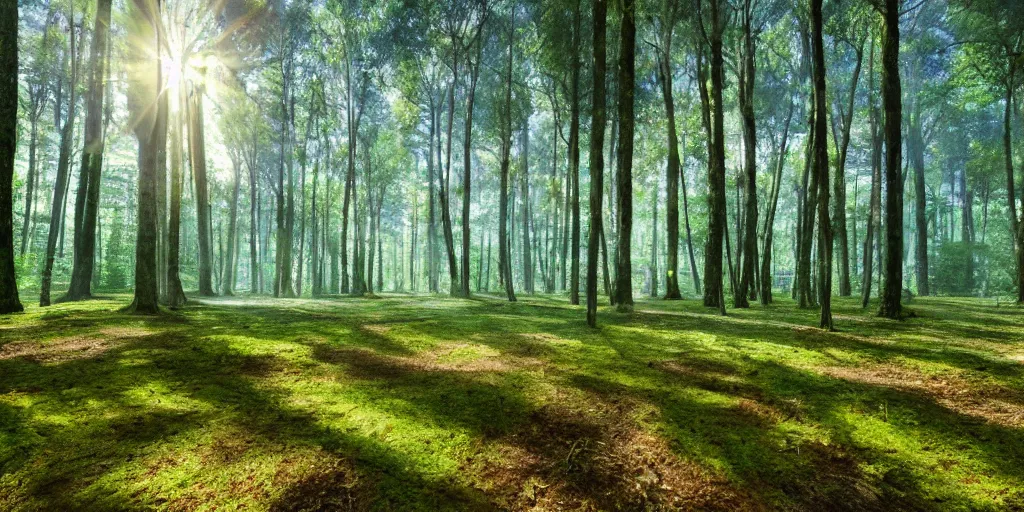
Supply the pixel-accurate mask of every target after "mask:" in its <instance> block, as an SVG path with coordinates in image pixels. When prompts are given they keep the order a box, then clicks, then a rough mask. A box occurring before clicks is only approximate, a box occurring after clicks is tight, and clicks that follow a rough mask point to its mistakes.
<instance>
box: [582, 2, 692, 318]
mask: <svg viewBox="0 0 1024 512" xmlns="http://www.w3.org/2000/svg"><path fill="white" fill-rule="evenodd" d="M607 17H608V6H607V5H606V4H605V2H604V0H594V6H593V27H594V30H593V32H594V34H593V40H594V50H593V51H594V64H593V82H594V85H593V89H592V100H591V107H590V109H591V110H590V234H589V236H588V238H589V240H588V244H587V325H589V326H591V327H596V326H597V264H598V261H597V260H598V250H599V249H600V247H599V246H598V244H599V243H600V241H601V233H602V232H603V231H604V209H603V208H602V207H601V200H602V197H603V196H604V125H605V84H604V80H605V65H606V64H605V62H606V58H607V51H606V49H605V39H606V34H605V32H606V26H607ZM669 130H670V132H672V133H674V130H673V129H672V128H669ZM677 235H678V229H677ZM670 250H671V249H670ZM606 252H607V251H606ZM670 275H671V274H670ZM676 288H677V289H676V292H677V293H678V291H679V290H678V285H677V287H676Z"/></svg>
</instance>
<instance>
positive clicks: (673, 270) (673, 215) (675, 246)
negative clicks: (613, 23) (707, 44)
mask: <svg viewBox="0 0 1024 512" xmlns="http://www.w3.org/2000/svg"><path fill="white" fill-rule="evenodd" d="M663 6H664V10H663V12H662V20H661V23H662V27H663V28H662V34H661V48H659V49H658V83H659V85H661V96H662V99H663V100H664V102H665V122H666V124H667V125H668V133H667V135H668V163H667V165H666V166H665V184H666V188H665V201H666V203H667V204H666V205H665V209H666V211H665V224H666V228H667V234H668V241H667V243H668V249H667V250H668V258H667V259H666V261H665V265H666V268H665V299H668V300H673V299H681V298H682V294H680V292H679V138H678V136H677V135H676V106H675V101H674V99H673V96H672V73H673V70H672V32H673V29H674V28H675V21H676V20H675V18H676V3H675V2H664V4H663ZM684 200H685V199H684Z"/></svg>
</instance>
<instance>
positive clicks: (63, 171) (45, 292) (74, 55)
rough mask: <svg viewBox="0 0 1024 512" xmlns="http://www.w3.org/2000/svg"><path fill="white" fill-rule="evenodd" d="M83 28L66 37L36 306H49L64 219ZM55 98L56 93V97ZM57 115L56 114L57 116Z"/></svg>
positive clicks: (72, 21)
mask: <svg viewBox="0 0 1024 512" xmlns="http://www.w3.org/2000/svg"><path fill="white" fill-rule="evenodd" d="M69 23H70V24H71V26H72V27H74V13H73V12H72V16H71V18H69ZM84 34H85V30H84V29H82V28H79V32H78V43H77V44H76V42H75V35H74V28H72V30H71V35H70V36H69V37H68V40H69V48H70V56H69V58H68V60H69V61H70V63H71V81H70V84H71V85H70V87H69V89H70V99H69V102H68V108H67V112H66V113H65V118H64V125H63V127H62V128H61V131H60V153H59V154H58V156H57V178H56V181H55V183H54V187H53V203H52V204H51V205H50V229H49V233H48V234H47V237H46V257H45V260H43V272H42V278H41V280H40V286H39V305H40V306H49V305H50V285H51V283H52V281H53V263H54V258H55V256H56V252H57V241H58V239H59V238H60V235H61V231H62V229H61V227H62V225H63V220H64V204H65V198H66V197H67V193H68V173H69V169H68V168H69V167H70V160H71V144H72V139H73V135H74V124H75V112H76V105H77V103H78V98H77V94H76V91H77V89H78V68H79V60H80V59H79V55H78V54H79V51H78V48H80V47H81V46H82V40H83V39H84ZM58 98H59V96H58ZM54 108H55V109H58V110H59V108H60V102H59V101H57V102H55V103H54ZM58 117H59V115H58Z"/></svg>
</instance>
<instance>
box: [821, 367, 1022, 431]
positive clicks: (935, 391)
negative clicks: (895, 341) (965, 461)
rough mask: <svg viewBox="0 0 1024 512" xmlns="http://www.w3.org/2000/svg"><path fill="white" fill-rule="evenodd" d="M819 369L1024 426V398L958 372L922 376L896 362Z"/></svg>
mask: <svg viewBox="0 0 1024 512" xmlns="http://www.w3.org/2000/svg"><path fill="white" fill-rule="evenodd" d="M818 371H820V372H822V373H824V374H825V375H828V376H830V377H834V378H837V379H843V380H848V381H852V382H857V383H861V384H869V385H873V386H884V387H888V388H893V389H897V390H900V391H905V392H909V393H914V394H919V395H924V396H926V397H928V398H931V399H932V400H934V401H935V402H937V403H939V404H941V405H943V406H944V407H947V408H949V409H951V410H953V411H956V412H958V413H960V414H964V415H967V416H973V417H975V418H979V419H982V420H984V421H986V422H989V423H994V424H997V425H1002V426H1006V427H1018V428H1019V427H1022V426H1024V400H1022V397H1021V396H1020V394H1019V393H1015V392H1013V391H1011V390H1009V389H1006V388H1003V387H1001V386H996V385H991V384H986V383H982V382H978V381H975V380H972V379H969V378H965V377H963V376H959V375H942V376H935V375H922V374H920V373H917V372H915V371H913V370H910V369H907V368H903V367H900V366H896V365H891V364H887V365H880V366H872V367H858V368H850V367H840V366H828V367H824V368H819V369H818Z"/></svg>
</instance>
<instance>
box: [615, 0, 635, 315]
mask: <svg viewBox="0 0 1024 512" xmlns="http://www.w3.org/2000/svg"><path fill="white" fill-rule="evenodd" d="M621 5H622V22H621V27H620V32H619V69H618V89H619V91H618V93H619V94H618V116H619V147H618V164H617V166H616V167H617V169H616V182H617V185H618V187H617V188H618V191H619V195H618V208H617V210H618V212H617V213H618V218H619V222H618V228H619V230H618V231H619V232H618V235H619V241H618V248H619V249H618V255H617V258H616V259H617V261H616V278H615V306H616V308H617V309H618V310H619V311H632V309H633V264H632V260H631V257H630V256H631V255H630V240H632V237H633V127H634V117H633V107H634V105H633V102H634V89H635V87H636V58H635V57H636V9H635V5H634V0H623V1H622V4H621Z"/></svg>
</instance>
